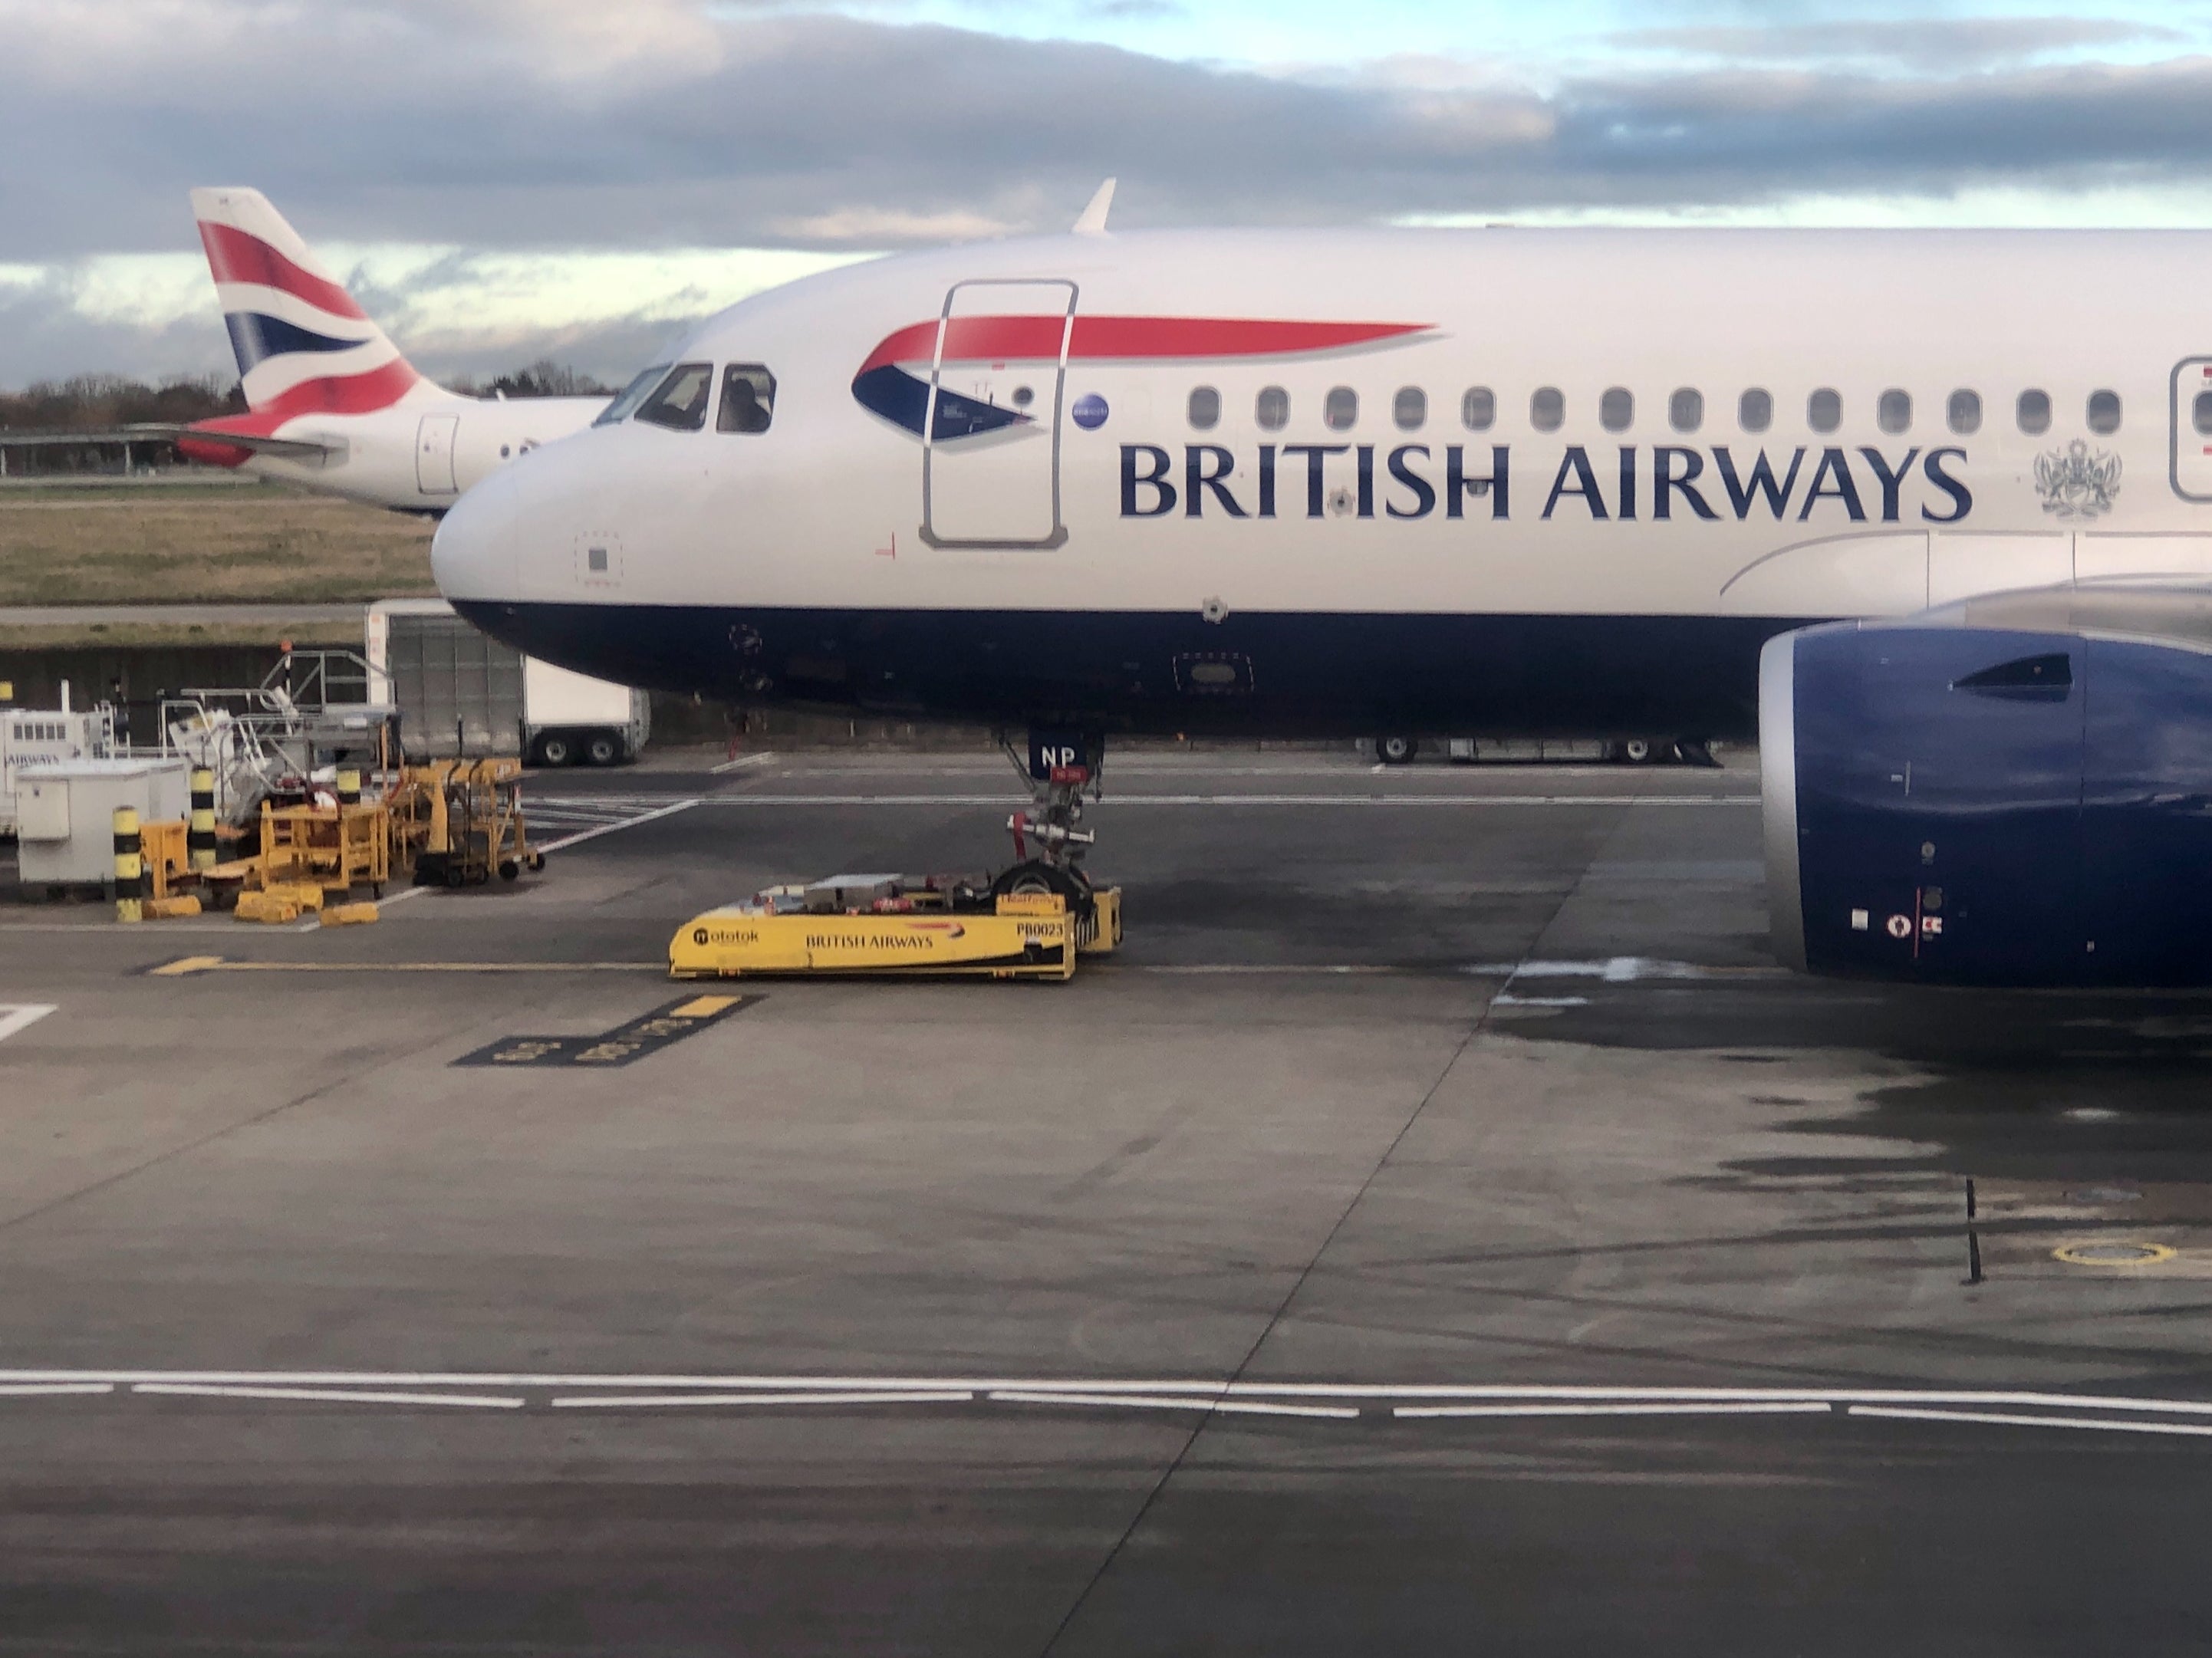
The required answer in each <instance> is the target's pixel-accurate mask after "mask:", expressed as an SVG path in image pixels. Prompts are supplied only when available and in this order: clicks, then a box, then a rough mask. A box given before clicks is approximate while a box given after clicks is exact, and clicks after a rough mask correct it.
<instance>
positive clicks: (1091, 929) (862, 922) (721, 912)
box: [668, 875, 1121, 981]
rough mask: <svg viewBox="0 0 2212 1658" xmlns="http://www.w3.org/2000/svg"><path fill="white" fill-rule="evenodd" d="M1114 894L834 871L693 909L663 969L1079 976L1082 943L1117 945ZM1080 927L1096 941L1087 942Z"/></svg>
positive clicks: (728, 975)
mask: <svg viewBox="0 0 2212 1658" xmlns="http://www.w3.org/2000/svg"><path fill="white" fill-rule="evenodd" d="M1091 908H1092V911H1093V914H1092V915H1091V916H1090V917H1079V916H1078V915H1077V914H1075V913H1073V912H1072V911H1071V910H1070V909H1069V908H1068V904H1067V901H1066V899H1065V898H1064V897H1062V896H1060V894H1058V893H1006V894H1000V895H997V896H994V895H993V894H992V892H991V891H990V884H989V883H988V882H987V881H984V882H971V881H967V880H958V879H949V878H941V877H939V878H923V877H907V876H896V875H834V876H831V877H829V878H827V879H826V880H822V881H815V882H811V883H809V884H805V885H804V886H783V887H770V888H769V889H768V890H766V891H764V892H762V893H759V894H757V895H756V896H754V897H753V898H752V900H751V901H750V902H746V903H742V904H730V905H726V906H725V907H724V908H720V909H710V910H708V912H707V913H706V914H703V915H696V916H694V917H693V918H692V919H691V920H689V921H686V922H685V923H684V925H683V926H680V927H678V929H677V931H676V936H675V937H674V938H671V940H670V941H669V945H668V970H669V975H670V976H671V977H672V978H678V979H734V978H742V977H744V976H747V975H757V974H787V975H805V974H837V975H857V976H862V977H871V978H872V977H878V976H890V977H896V978H939V977H953V978H988V979H1049V980H1059V981H1065V980H1067V979H1071V978H1073V977H1074V976H1075V963H1076V957H1077V955H1078V952H1079V950H1080V951H1081V952H1082V953H1085V954H1090V953H1093V952H1094V951H1095V950H1097V949H1099V948H1102V947H1103V948H1104V949H1109V950H1110V949H1111V948H1113V946H1114V945H1115V944H1118V943H1119V942H1120V940H1121V891H1120V890H1119V889H1118V888H1114V889H1109V890H1106V891H1103V892H1100V893H1098V894H1097V895H1096V899H1095V902H1094V903H1093V905H1092V906H1091ZM1102 921H1103V923H1104V924H1105V925H1104V926H1103V929H1102V927H1101V925H1100V923H1101V922H1102ZM1085 934H1088V935H1090V937H1091V938H1093V939H1097V940H1101V941H1102V943H1100V944H1085V943H1084V942H1083V937H1082V935H1085Z"/></svg>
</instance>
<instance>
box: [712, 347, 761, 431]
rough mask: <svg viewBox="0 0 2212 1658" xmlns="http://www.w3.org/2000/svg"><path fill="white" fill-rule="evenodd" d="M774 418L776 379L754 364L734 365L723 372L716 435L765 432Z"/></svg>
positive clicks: (715, 417)
mask: <svg viewBox="0 0 2212 1658" xmlns="http://www.w3.org/2000/svg"><path fill="white" fill-rule="evenodd" d="M774 418H775V375H773V374H769V372H768V370H767V369H765V368H763V367H761V366H760V364H758V363H757V362H733V363H732V364H731V365H730V366H729V367H727V368H725V369H724V370H723V371H722V412H721V413H720V414H719V415H717V416H714V429H715V430H716V431H717V432H765V431H767V430H768V423H769V421H770V420H772V419H774Z"/></svg>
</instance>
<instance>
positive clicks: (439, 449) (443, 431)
mask: <svg viewBox="0 0 2212 1658" xmlns="http://www.w3.org/2000/svg"><path fill="white" fill-rule="evenodd" d="M460 427H461V417H460V416H459V415H425V416H422V425H421V426H420V427H418V428H416V436H415V486H416V488H417V489H420V490H422V493H423V494H424V495H459V493H460V488H459V484H457V483H455V482H454V479H453V434H455V433H457V432H458V431H459V430H460Z"/></svg>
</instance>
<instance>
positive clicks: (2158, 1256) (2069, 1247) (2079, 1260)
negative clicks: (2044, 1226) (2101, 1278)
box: [2051, 1238, 2175, 1272]
mask: <svg viewBox="0 0 2212 1658" xmlns="http://www.w3.org/2000/svg"><path fill="white" fill-rule="evenodd" d="M2108 1249H2140V1250H2141V1251H2142V1254H2139V1255H2136V1257H2134V1258H2133V1259H2132V1260H2113V1259H2112V1258H2111V1257H2110V1256H2109V1255H2106V1254H2102V1253H2101V1252H2102V1251H2105V1250H2108ZM2174 1254H2175V1251H2174V1250H2172V1248H2168V1247H2167V1246H2166V1245H2165V1244H2163V1243H2146V1242H2143V1241H2142V1239H2141V1238H2094V1239H2091V1240H2089V1241H2087V1242H2075V1243H2062V1244H2060V1245H2059V1246H2058V1247H2057V1248H2056V1249H2053V1250H2052V1251H2051V1259H2052V1260H2063V1261H2064V1262H2065V1263H2066V1264H2067V1265H2068V1266H2102V1267H2105V1268H2106V1269H2108V1270H2111V1269H2118V1270H2119V1271H2122V1272H2124V1271H2126V1270H2127V1269H2128V1268H2130V1267H2131V1266H2158V1265H2160V1263H2161V1262H2164V1261H2169V1260H2172V1259H2173V1257H2174Z"/></svg>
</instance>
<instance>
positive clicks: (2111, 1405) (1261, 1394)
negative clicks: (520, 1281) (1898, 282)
mask: <svg viewBox="0 0 2212 1658" xmlns="http://www.w3.org/2000/svg"><path fill="white" fill-rule="evenodd" d="M58 1386H103V1387H104V1386H123V1387H130V1388H136V1389H139V1390H142V1391H157V1390H163V1389H167V1390H175V1389H179V1388H195V1389H206V1388H226V1389H237V1388H252V1389H265V1390H269V1391H270V1394H271V1395H272V1396H274V1397H277V1398H294V1397H301V1396H306V1395H307V1394H312V1393H313V1392H314V1391H317V1390H325V1389H344V1390H368V1389H376V1390H377V1391H374V1392H364V1393H363V1394H362V1396H363V1397H365V1398H366V1399H368V1400H393V1399H409V1398H411V1397H414V1396H415V1395H413V1394H407V1393H402V1392H399V1391H398V1390H401V1389H415V1390H422V1389H427V1388H471V1389H477V1388H549V1389H578V1390H581V1389H589V1390H593V1391H597V1390H600V1389H606V1390H615V1389H620V1390H623V1391H625V1392H629V1393H631V1394H642V1393H646V1392H647V1391H651V1392H654V1393H659V1394H676V1393H684V1394H689V1393H691V1392H693V1391H701V1392H704V1391H713V1392H718V1393H726V1394H740V1395H742V1396H744V1397H745V1398H748V1399H750V1398H755V1397H757V1396H759V1395H761V1394H776V1393H783V1394H794V1393H808V1394H837V1395H840V1396H843V1395H847V1394H853V1395H862V1394H865V1395H870V1396H878V1395H881V1394H889V1393H928V1394H940V1393H942V1394H955V1393H957V1394H1036V1395H1040V1396H1042V1398H1047V1399H1064V1398H1071V1397H1073V1398H1084V1397H1089V1398H1094V1399H1106V1400H1124V1399H1130V1400H1133V1399H1164V1400H1171V1401H1175V1402H1176V1403H1178V1404H1181V1405H1183V1406H1187V1407H1188V1408H1200V1407H1205V1408H1212V1407H1213V1406H1214V1405H1215V1402H1216V1401H1219V1402H1221V1403H1224V1404H1229V1403H1235V1404H1247V1403H1249V1404H1268V1405H1275V1406H1281V1405H1286V1404H1291V1403H1300V1402H1306V1403H1318V1402H1322V1401H1329V1402H1334V1401H1343V1403H1344V1404H1345V1405H1346V1406H1349V1405H1351V1404H1352V1402H1354V1401H1358V1400H1370V1401H1376V1402H1381V1401H1385V1400H1388V1401H1395V1402H1400V1403H1405V1404H1411V1405H1440V1406H1441V1405H1458V1406H1477V1405H1522V1404H1531V1405H1534V1404H1565V1405H1582V1404H1597V1405H1606V1404H1617V1405H1638V1404H1649V1405H1668V1404H1685V1405H1716V1404H1717V1405H1758V1404H1789V1405H1794V1406H1801V1407H1808V1409H1809V1407H1813V1406H1819V1407H1821V1408H1826V1407H1827V1406H1834V1405H1850V1406H1883V1407H1888V1406H1899V1407H1907V1408H1918V1407H1931V1406H1932V1407H1965V1408H1969V1409H1972V1408H1980V1409H1996V1410H2008V1409H2010V1410H2044V1411H2069V1412H2087V1411H2098V1412H2115V1413H2124V1414H2136V1415H2151V1416H2156V1415H2167V1416H2185V1417H2191V1418H2212V1400H2201V1399H2159V1398H2144V1397H2141V1396H2137V1395H2131V1394H2061V1393H2045V1392H2037V1391H2031V1390H2026V1389H1995V1388H1834V1387H1827V1388H1823V1387H1809V1388H1742V1387H1735V1388H1731V1387H1586V1386H1577V1385H1571V1384H1504V1383H1497V1384H1473V1385H1462V1384H1451V1383H1434V1382H1382V1383H1369V1382H1229V1381H1225V1380H1223V1379H1222V1378H1220V1377H1218V1376H1209V1377H1181V1378H1126V1377H1120V1376H1091V1377H1085V1378H1077V1379H1073V1380H1071V1379H1069V1378H1066V1377H1060V1376H1054V1377H1034V1376H1024V1377H1017V1376H744V1375H720V1376H698V1375H666V1374H661V1375H655V1374H650V1373H641V1374H634V1375H608V1374H605V1373H603V1372H602V1373H586V1374H572V1373H562V1372H531V1371H418V1370H122V1369H118V1370H59V1369H49V1370H32V1369H13V1370H0V1390H4V1389H6V1388H22V1387H40V1388H45V1387H58ZM247 1396H249V1397H250V1396H252V1395H251V1394H249V1395H247ZM349 1396H350V1392H349ZM427 1397H428V1400H429V1402H434V1403H447V1402H451V1403H456V1404H481V1403H483V1402H484V1400H485V1398H486V1395H485V1394H482V1393H469V1394H459V1395H455V1394H435V1395H428V1396H427ZM501 1402H502V1403H505V1404H507V1405H509V1406H510V1407H511V1406H513V1405H514V1404H517V1403H519V1402H520V1401H514V1400H503V1401H501ZM1951 1413H1953V1414H1956V1413H1957V1411H1956V1409H1955V1408H1954V1410H1953V1411H1952V1412H1951ZM2031 1419H2032V1420H2035V1421H2043V1420H2045V1419H2047V1418H2042V1417H2037V1418H2031Z"/></svg>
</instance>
